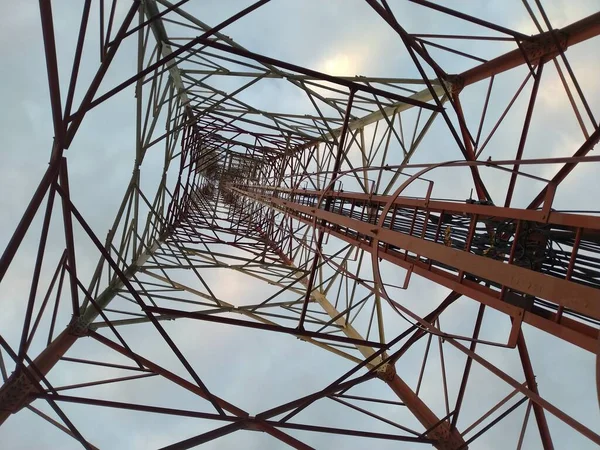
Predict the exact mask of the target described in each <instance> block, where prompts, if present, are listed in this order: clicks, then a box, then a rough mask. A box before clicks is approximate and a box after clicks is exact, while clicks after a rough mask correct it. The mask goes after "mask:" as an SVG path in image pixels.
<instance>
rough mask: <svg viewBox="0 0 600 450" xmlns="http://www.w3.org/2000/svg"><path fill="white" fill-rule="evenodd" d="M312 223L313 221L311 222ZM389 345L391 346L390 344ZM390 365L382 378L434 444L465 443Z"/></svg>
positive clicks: (279, 252)
mask: <svg viewBox="0 0 600 450" xmlns="http://www.w3.org/2000/svg"><path fill="white" fill-rule="evenodd" d="M312 223H313V222H311V224H312ZM323 228H324V227H323ZM322 233H323V234H325V230H322ZM261 234H262V233H261ZM263 236H264V234H263ZM267 242H268V244H269V246H270V247H271V249H272V250H273V251H274V252H275V253H277V255H278V256H279V257H280V259H281V260H282V261H283V262H284V264H287V265H288V266H294V263H293V261H292V260H291V259H290V258H289V257H287V256H286V255H285V253H284V252H283V251H282V250H281V249H280V248H279V247H278V246H277V245H276V244H274V243H273V242H272V241H271V240H269V239H268V238H267ZM301 282H302V283H303V284H304V285H307V282H306V280H305V279H303V280H302V281H301ZM459 296H460V294H454V293H452V294H451V297H449V301H448V305H449V304H450V303H452V302H453V301H454V300H456V298H458V297H459ZM446 306H447V305H446ZM444 308H445V306H444V307H442V308H439V309H438V311H434V313H432V314H431V317H429V319H430V320H433V318H434V317H437V315H439V314H440V313H441V312H442V310H443V309H444ZM416 333H417V334H415V335H414V336H413V337H411V338H410V340H409V342H411V343H412V342H414V341H415V340H418V339H419V338H420V337H421V335H419V334H420V333H423V334H424V332H422V331H421V330H417V332H416ZM387 345H388V346H389V344H387ZM382 357H383V355H382ZM398 357H399V356H398ZM390 367H391V369H392V370H391V371H390V373H389V375H388V376H386V377H382V380H383V381H384V382H385V383H386V384H387V385H388V386H389V387H390V388H391V389H392V391H393V392H394V393H395V394H396V395H397V396H398V398H399V399H400V400H402V402H403V403H404V404H405V406H406V407H407V408H408V409H409V410H410V411H411V413H412V414H413V415H414V416H415V418H417V420H418V421H419V422H420V423H421V424H422V425H423V426H424V427H425V429H426V430H429V432H428V433H426V435H427V436H428V437H430V438H432V439H434V440H436V441H437V442H436V444H434V446H435V447H436V448H438V449H440V450H444V449H448V450H452V449H454V448H456V447H459V446H461V445H463V444H464V440H463V438H462V436H461V434H460V432H459V431H458V430H457V429H456V428H451V427H450V425H449V423H447V422H445V421H440V419H439V418H438V417H437V416H436V414H435V413H434V412H433V411H432V410H431V409H430V408H429V407H428V406H427V404H426V403H425V402H423V400H421V399H420V398H419V396H418V395H417V394H415V393H414V392H413V390H412V389H411V388H410V386H409V385H408V384H406V383H405V382H404V380H402V379H401V378H400V377H399V376H398V374H397V373H396V369H395V367H394V365H393V361H392V362H391V363H390ZM465 448H466V447H465Z"/></svg>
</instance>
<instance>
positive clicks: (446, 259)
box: [240, 191, 600, 352]
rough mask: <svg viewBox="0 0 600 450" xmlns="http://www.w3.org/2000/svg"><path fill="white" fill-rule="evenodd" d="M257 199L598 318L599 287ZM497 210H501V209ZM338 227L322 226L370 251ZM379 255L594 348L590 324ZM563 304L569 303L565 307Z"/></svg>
mask: <svg viewBox="0 0 600 450" xmlns="http://www.w3.org/2000/svg"><path fill="white" fill-rule="evenodd" d="M240 192H241V191H240ZM246 195H248V196H249V197H251V198H253V197H254V196H253V195H252V194H249V193H247V194H246ZM256 199H257V200H259V201H264V202H267V203H270V204H273V205H275V206H276V207H278V208H280V209H283V210H285V211H287V212H289V213H290V214H293V215H294V218H296V219H298V220H300V221H302V222H305V223H308V224H313V221H314V220H318V219H320V218H325V219H326V220H327V222H329V223H330V224H333V225H336V226H337V227H339V228H347V229H350V230H353V231H354V232H358V233H360V234H361V235H364V236H366V237H369V238H371V239H373V238H375V237H377V239H378V240H379V241H381V242H383V243H388V244H390V245H393V246H396V247H398V248H400V249H405V250H408V251H410V252H412V253H415V254H418V255H420V256H421V257H426V258H428V259H430V260H433V261H439V262H442V263H445V264H448V265H450V266H452V267H455V268H456V269H457V270H460V271H462V272H467V273H472V274H474V275H475V276H479V277H482V278H485V279H489V280H491V281H495V282H498V283H499V284H501V285H505V286H507V287H509V288H512V289H515V290H516V291H519V292H523V293H525V294H529V295H534V296H537V297H540V298H544V299H546V300H550V301H552V302H555V303H556V304H558V305H561V304H562V305H563V306H565V307H569V308H572V309H573V310H575V311H579V312H581V313H582V314H585V315H588V316H590V317H596V318H598V317H600V299H599V297H600V291H599V290H597V289H594V288H591V287H588V286H583V285H579V284H577V283H573V282H570V281H567V280H564V279H559V278H555V277H551V276H549V275H545V274H542V273H539V272H535V271H532V270H529V269H525V268H522V267H517V266H511V265H508V264H505V263H502V262H500V261H495V260H492V259H490V258H487V257H484V256H478V255H475V254H471V253H466V252H464V251H461V250H456V249H453V248H449V247H446V246H445V245H444V244H443V243H441V244H438V243H434V242H427V241H423V240H421V239H419V238H416V237H412V236H409V235H405V234H403V233H399V232H395V231H392V230H389V229H385V228H380V227H378V226H376V225H373V224H370V223H364V222H361V221H359V220H356V219H352V218H349V217H346V216H341V215H339V214H336V213H331V212H327V211H323V210H319V209H315V208H314V207H310V206H306V205H301V204H297V203H293V202H289V201H285V200H282V199H279V198H272V197H271V198H269V197H264V198H262V199H261V198H259V197H256ZM468 206H469V207H475V208H490V207H488V206H480V205H468ZM491 208H495V207H491ZM496 209H498V210H502V208H496ZM530 212H534V211H530ZM537 213H539V212H537ZM482 215H485V213H483V212H482ZM597 222H598V219H597V218H596V226H598V224H597ZM339 228H337V229H332V228H325V227H323V230H324V231H327V232H329V233H330V234H332V235H334V236H336V237H338V238H340V239H342V240H344V241H345V242H348V243H351V244H353V245H355V246H357V247H359V248H362V249H364V250H367V251H369V252H374V251H375V250H376V249H374V248H373V247H372V246H371V244H370V242H369V240H365V239H358V238H356V237H354V236H352V235H346V234H344V233H343V232H340V231H339ZM379 257H381V258H383V259H386V260H387V261H390V262H392V263H394V264H397V265H399V266H401V267H404V268H406V269H407V270H413V272H414V273H416V274H417V275H421V276H423V277H425V278H428V279H430V280H432V281H434V282H436V283H438V284H441V285H443V286H446V287H447V288H449V289H452V290H454V291H456V292H459V293H461V294H463V295H465V296H467V297H470V298H473V299H475V300H477V301H479V302H481V303H484V304H486V305H488V306H490V307H492V308H494V309H496V310H498V311H501V312H504V313H506V314H508V315H510V316H511V317H513V318H515V319H516V320H519V321H521V320H522V321H525V322H526V323H528V324H530V325H532V326H535V327H537V328H540V329H542V330H544V331H546V332H548V333H550V334H553V335H555V336H557V337H560V338H561V339H565V340H567V341H569V342H571V343H573V344H575V345H578V346H580V347H582V348H585V349H586V350H588V351H591V352H595V351H596V347H597V340H598V338H599V333H598V329H596V328H594V327H590V326H588V325H586V324H584V323H582V322H578V321H575V320H572V319H568V318H566V317H563V318H562V320H561V322H560V323H557V322H556V321H555V320H554V316H555V315H556V314H555V313H552V312H550V311H545V310H542V309H540V308H538V309H534V310H531V311H525V310H523V309H522V308H521V307H517V306H515V305H512V304H510V303H507V302H506V301H503V300H502V299H501V293H500V292H498V291H494V290H492V289H490V288H487V287H485V286H482V285H480V284H478V283H476V282H473V281H470V280H467V279H464V278H463V279H461V278H459V277H458V276H456V275H454V274H451V273H449V272H447V271H444V270H441V269H437V268H435V267H431V266H430V265H429V264H427V263H424V262H423V261H422V260H420V259H417V258H413V257H410V256H409V257H407V258H406V259H405V255H404V254H402V255H400V254H399V253H398V252H395V251H393V250H387V249H379ZM595 299H596V300H595ZM566 303H568V305H567V304H566ZM513 331H518V328H513ZM517 337H518V334H517V335H516V336H515V339H516V338H517ZM515 342H516V341H515Z"/></svg>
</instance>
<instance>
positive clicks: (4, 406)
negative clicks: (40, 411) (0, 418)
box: [0, 371, 35, 414]
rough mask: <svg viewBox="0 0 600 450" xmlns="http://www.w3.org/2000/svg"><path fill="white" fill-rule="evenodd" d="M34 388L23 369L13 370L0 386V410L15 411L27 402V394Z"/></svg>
mask: <svg viewBox="0 0 600 450" xmlns="http://www.w3.org/2000/svg"><path fill="white" fill-rule="evenodd" d="M34 390H35V387H34V386H33V383H32V382H31V380H30V379H29V377H28V376H27V375H26V374H25V373H24V372H23V371H17V372H13V374H12V375H11V376H10V377H9V378H8V379H7V380H6V383H5V384H4V386H2V388H0V411H7V412H9V413H11V414H13V413H16V412H17V411H19V410H20V409H21V408H23V407H24V406H25V405H27V404H28V403H29V402H28V400H29V395H30V394H31V393H32V392H33V391H34Z"/></svg>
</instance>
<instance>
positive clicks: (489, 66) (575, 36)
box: [459, 12, 600, 86]
mask: <svg viewBox="0 0 600 450" xmlns="http://www.w3.org/2000/svg"><path fill="white" fill-rule="evenodd" d="M553 33H556V34H557V36H559V40H560V41H561V48H560V49H559V48H557V47H556V45H555V44H554V41H553V39H552V36H551V35H550V32H547V33H541V34H538V35H536V36H533V37H532V39H531V40H528V41H524V42H523V43H522V44H521V45H522V47H523V50H521V49H516V50H513V51H511V52H508V53H505V54H504V55H502V56H498V57H497V58H494V59H491V60H490V61H488V62H485V63H483V64H480V65H478V66H476V67H473V68H472V69H469V70H467V71H465V72H463V73H461V74H460V75H459V77H460V79H461V80H462V83H463V85H464V86H468V85H470V84H473V83H477V82H478V81H481V80H485V79H486V78H490V77H493V76H495V75H498V74H500V73H502V72H505V71H507V70H510V69H514V68H515V67H518V66H520V65H522V64H526V63H527V61H526V59H525V57H524V56H523V53H525V54H526V55H527V58H528V59H529V63H530V64H531V65H534V66H535V65H537V64H538V63H539V61H540V59H541V58H544V59H552V58H554V57H556V56H557V55H558V54H560V50H562V51H564V50H566V49H567V47H569V46H572V45H575V44H578V43H580V42H583V41H585V40H588V39H591V38H593V37H595V36H598V35H599V34H600V12H597V13H595V14H592V15H591V16H588V17H586V18H585V19H582V20H579V21H577V22H574V23H572V24H571V25H568V26H566V27H564V28H561V29H559V30H553ZM560 37H562V39H560Z"/></svg>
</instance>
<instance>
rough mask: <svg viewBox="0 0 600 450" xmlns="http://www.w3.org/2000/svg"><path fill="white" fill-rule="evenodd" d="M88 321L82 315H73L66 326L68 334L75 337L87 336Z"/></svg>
mask: <svg viewBox="0 0 600 450" xmlns="http://www.w3.org/2000/svg"><path fill="white" fill-rule="evenodd" d="M89 326H90V322H89V321H87V320H85V319H84V318H83V317H82V316H73V317H71V321H70V322H69V325H68V326H67V331H68V333H69V334H71V335H73V336H77V337H84V336H87V334H88V330H89Z"/></svg>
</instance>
